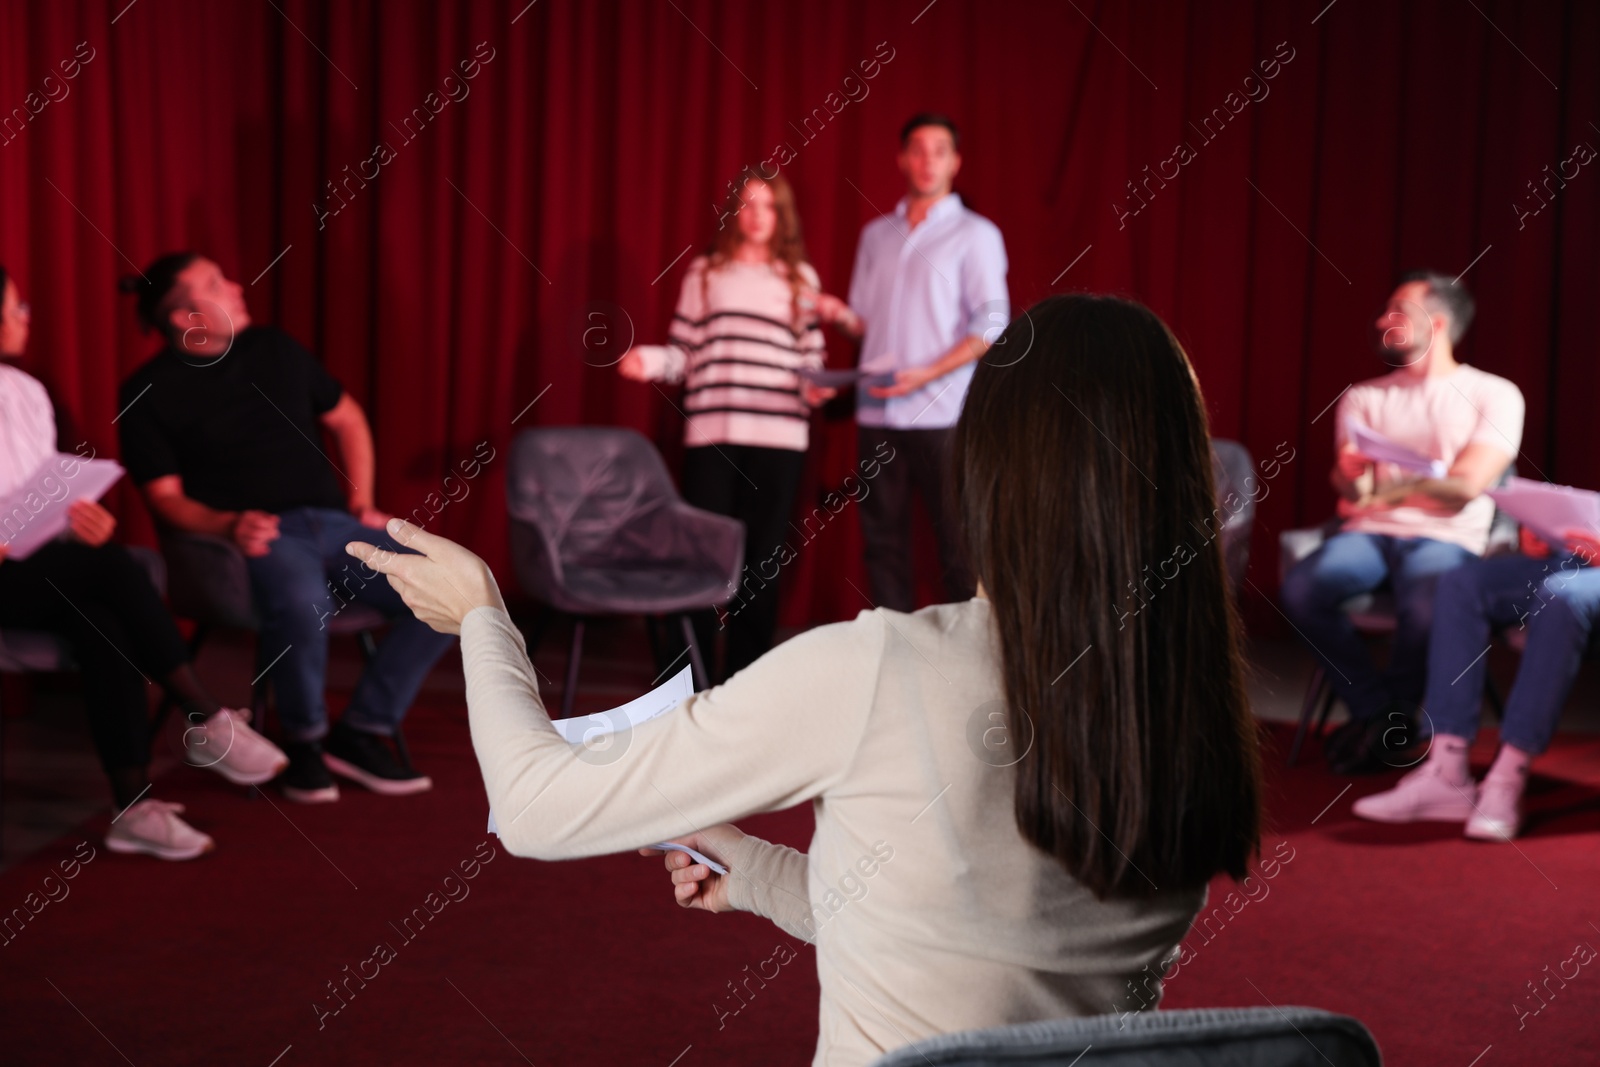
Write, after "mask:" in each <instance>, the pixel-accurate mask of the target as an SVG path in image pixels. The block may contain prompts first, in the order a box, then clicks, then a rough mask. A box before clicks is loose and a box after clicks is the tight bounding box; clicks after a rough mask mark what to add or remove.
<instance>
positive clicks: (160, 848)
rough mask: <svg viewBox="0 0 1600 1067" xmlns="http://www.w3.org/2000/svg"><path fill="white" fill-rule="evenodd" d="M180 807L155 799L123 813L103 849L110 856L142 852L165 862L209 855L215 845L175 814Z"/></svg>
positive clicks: (119, 814)
mask: <svg viewBox="0 0 1600 1067" xmlns="http://www.w3.org/2000/svg"><path fill="white" fill-rule="evenodd" d="M181 811H183V805H182V804H174V803H171V802H170V801H166V800H157V799H155V798H154V797H145V798H144V799H143V800H140V801H137V802H136V803H134V804H131V805H129V806H128V807H126V808H124V809H122V811H120V812H118V813H117V815H116V817H115V818H113V819H112V820H111V828H110V829H109V830H107V831H106V848H109V849H110V850H111V851H112V852H127V853H133V852H143V853H146V854H148V855H151V856H159V857H160V858H161V859H164V860H192V859H194V858H195V857H196V856H199V855H201V854H203V853H206V852H210V851H211V850H212V849H213V848H215V847H216V842H214V841H212V840H211V838H210V837H209V836H207V835H206V834H203V833H201V832H200V831H199V830H196V829H195V828H194V827H192V826H190V825H189V824H188V823H186V822H184V821H183V820H182V819H180V818H178V813H179V812H181Z"/></svg>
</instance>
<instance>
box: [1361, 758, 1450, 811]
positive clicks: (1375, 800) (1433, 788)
mask: <svg viewBox="0 0 1600 1067" xmlns="http://www.w3.org/2000/svg"><path fill="white" fill-rule="evenodd" d="M1477 793H1478V789H1477V786H1476V785H1474V784H1473V782H1472V780H1471V779H1468V780H1467V781H1466V782H1465V783H1462V784H1459V785H1458V784H1457V783H1455V782H1451V781H1449V780H1448V779H1446V778H1445V777H1444V775H1443V774H1441V773H1440V770H1439V767H1438V765H1437V764H1435V763H1434V762H1433V761H1432V760H1429V761H1427V762H1426V763H1424V764H1423V765H1422V766H1420V767H1418V768H1417V769H1416V770H1414V771H1412V772H1411V773H1410V774H1408V775H1406V776H1405V777H1404V778H1402V779H1400V781H1399V782H1398V783H1396V784H1395V787H1394V788H1393V789H1390V790H1388V791H1387V792H1383V793H1373V794H1372V795H1371V796H1365V797H1362V798H1361V799H1359V800H1357V801H1356V802H1355V804H1354V805H1352V806H1351V809H1350V810H1351V811H1353V812H1354V813H1355V814H1356V815H1358V816H1360V817H1361V818H1363V819H1370V820H1372V821H1373V822H1422V821H1430V822H1465V821H1466V820H1467V819H1468V818H1469V817H1470V816H1471V815H1472V805H1473V803H1474V802H1475V801H1476V800H1477Z"/></svg>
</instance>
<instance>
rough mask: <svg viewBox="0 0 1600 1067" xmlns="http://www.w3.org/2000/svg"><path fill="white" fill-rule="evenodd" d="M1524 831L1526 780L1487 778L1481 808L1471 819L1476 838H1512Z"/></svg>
mask: <svg viewBox="0 0 1600 1067" xmlns="http://www.w3.org/2000/svg"><path fill="white" fill-rule="evenodd" d="M1521 830H1522V782H1521V781H1519V780H1516V779H1506V778H1493V777H1490V778H1485V779H1484V780H1483V786H1482V787H1481V788H1480V789H1479V790H1478V810H1477V811H1474V812H1473V813H1472V818H1470V819H1468V820H1467V831H1466V832H1467V836H1468V837H1470V838H1472V839H1473V840H1474V841H1511V840H1514V839H1515V838H1516V836H1517V834H1518V833H1519V832H1520V831H1521Z"/></svg>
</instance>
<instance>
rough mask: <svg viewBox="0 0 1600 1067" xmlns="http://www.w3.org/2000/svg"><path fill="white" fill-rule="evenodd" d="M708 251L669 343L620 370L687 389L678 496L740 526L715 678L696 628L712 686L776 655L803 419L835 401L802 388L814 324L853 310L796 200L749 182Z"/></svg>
mask: <svg viewBox="0 0 1600 1067" xmlns="http://www.w3.org/2000/svg"><path fill="white" fill-rule="evenodd" d="M721 218H722V223H721V225H720V226H719V228H718V230H717V233H716V236H715V237H713V238H712V241H711V247H710V249H709V251H708V252H707V253H706V254H705V255H702V256H697V257H696V258H695V259H694V261H693V262H691V263H690V264H689V272H688V274H687V275H685V277H684V279H683V289H682V291H681V293H680V295H679V297H678V310H677V313H676V314H674V315H673V317H672V328H671V329H670V330H669V331H668V334H667V340H668V343H667V344H664V345H637V346H635V347H634V348H632V349H630V350H629V351H628V353H627V354H626V355H625V356H623V357H622V361H621V363H620V364H619V365H618V368H617V369H618V370H619V371H620V372H621V373H622V375H623V376H624V377H627V378H632V379H634V380H636V381H669V382H677V381H683V382H684V385H685V388H684V400H683V409H682V410H683V412H684V414H685V416H686V417H687V424H686V425H685V427H684V445H685V446H686V449H687V450H686V452H685V453H684V462H683V495H684V498H685V499H686V500H688V502H689V503H691V504H693V505H695V506H696V507H700V508H705V509H706V510H707V511H713V512H716V513H718V514H721V515H729V516H732V517H733V518H736V519H738V520H739V521H740V522H742V523H744V526H745V569H744V572H743V577H742V579H741V582H740V589H739V592H738V595H737V596H736V597H735V598H734V601H733V602H732V603H731V604H730V605H729V608H728V618H727V619H726V625H727V629H728V647H727V661H726V669H725V671H723V672H721V673H718V672H717V671H716V669H715V668H714V667H713V666H712V665H711V664H712V662H713V661H714V659H715V656H714V654H713V649H714V643H713V641H714V637H715V630H714V626H715V617H714V616H713V615H712V614H711V613H710V612H707V613H705V614H704V615H703V616H702V617H700V618H697V619H696V620H695V628H696V632H697V634H698V636H699V640H700V643H701V645H702V646H703V649H704V651H705V655H706V658H707V670H708V671H711V672H712V673H713V675H714V676H715V678H716V679H718V680H720V678H723V677H727V676H729V675H732V674H734V673H735V672H737V671H738V670H740V669H741V668H742V667H744V666H746V665H747V664H749V663H751V662H753V661H754V660H755V659H756V658H757V657H759V656H760V655H761V654H762V653H763V652H765V651H767V649H768V648H770V647H771V646H772V635H773V631H774V630H775V629H776V627H777V621H778V596H777V594H778V582H777V577H778V568H779V566H780V564H781V563H783V562H786V560H784V559H781V558H779V553H780V551H781V550H782V545H783V540H784V533H785V530H786V529H787V526H788V522H789V515H790V513H791V512H792V510H793V508H794V496H795V491H796V489H797V488H798V487H799V484H800V472H801V469H802V467H803V466H804V462H805V452H806V447H807V445H808V444H809V441H810V428H811V409H812V408H813V407H815V406H816V405H817V404H820V403H822V402H823V401H824V400H826V399H828V397H830V396H832V395H833V392H834V391H833V390H832V389H824V388H821V387H818V386H816V385H814V384H812V383H810V382H807V381H805V380H804V379H803V378H801V377H800V375H799V373H798V372H799V371H800V370H801V369H802V368H813V369H820V368H821V367H822V364H823V353H824V346H823V340H822V330H821V320H823V319H827V320H828V321H838V319H839V318H840V317H842V316H849V315H850V311H849V308H848V307H846V306H845V304H844V302H843V301H841V300H839V299H837V298H836V297H832V296H829V295H827V294H824V293H822V292H821V284H820V282H819V281H818V279H817V272H816V271H815V270H813V269H812V267H811V264H809V263H807V262H806V254H805V242H804V241H803V239H802V238H801V235H800V216H799V213H798V212H797V211H796V210H795V203H794V191H793V190H792V189H791V188H790V186H789V183H788V182H787V181H786V180H785V179H784V178H783V176H782V175H774V176H773V177H771V178H764V177H760V176H757V175H756V174H755V173H754V172H753V171H748V170H747V171H746V172H745V173H744V174H742V175H741V176H740V179H739V180H738V181H736V182H735V183H734V185H733V186H732V187H731V189H730V194H729V198H728V202H727V204H726V205H725V206H724V210H723V212H722V215H721Z"/></svg>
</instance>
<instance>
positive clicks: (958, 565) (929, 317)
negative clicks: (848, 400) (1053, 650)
mask: <svg viewBox="0 0 1600 1067" xmlns="http://www.w3.org/2000/svg"><path fill="white" fill-rule="evenodd" d="M959 148H960V135H959V133H958V132H957V130H956V127H955V123H953V122H952V121H951V120H950V119H949V118H947V117H945V116H943V115H935V114H920V115H916V116H913V117H912V119H911V120H910V121H909V122H907V123H906V124H905V126H904V127H903V128H902V129H901V131H900V153H899V156H898V160H899V166H900V172H901V173H902V174H903V175H905V178H906V195H905V196H904V197H903V198H902V199H901V200H900V202H899V203H898V204H897V205H896V206H895V210H894V213H893V214H891V215H881V216H879V217H878V218H876V219H873V220H872V221H871V222H869V223H867V225H866V226H865V227H864V228H863V229H862V231H861V240H860V243H859V244H858V246H857V249H856V262H855V269H854V271H853V272H852V274H851V278H850V298H849V304H848V306H846V305H845V304H844V303H842V302H840V301H837V300H835V299H833V298H831V297H824V298H819V299H818V302H817V312H818V314H819V316H820V317H821V318H822V319H823V320H824V321H829V322H834V323H835V324H837V325H838V326H839V327H840V328H841V329H843V330H845V331H846V332H847V333H851V334H854V335H856V336H861V337H862V344H861V369H862V370H863V371H865V372H867V374H868V377H866V378H864V379H863V380H862V383H861V385H862V388H860V389H858V390H857V397H856V421H857V424H858V425H859V427H860V433H859V435H858V448H859V453H860V458H861V461H862V463H863V464H865V463H867V462H871V463H873V464H874V465H875V466H879V465H881V471H880V473H879V475H878V476H877V477H876V478H875V480H874V484H873V491H872V492H871V493H870V494H868V495H867V496H866V497H864V498H863V499H862V501H861V529H862V534H863V537H864V539H865V541H866V557H867V573H868V575H869V578H870V580H871V583H872V596H873V599H874V600H875V601H876V602H877V603H878V604H879V605H881V606H883V607H887V608H892V609H894V610H896V611H911V610H912V609H913V608H914V607H915V606H916V605H915V603H914V596H915V586H914V584H913V580H912V572H911V539H912V538H911V521H910V518H911V506H912V505H911V495H912V492H913V489H914V490H915V491H916V493H917V494H918V495H920V496H921V497H922V501H923V504H924V506H925V507H926V508H927V509H928V513H929V515H930V517H931V518H932V519H933V525H934V533H935V536H936V538H937V541H938V545H939V556H940V565H941V569H942V571H943V577H944V589H945V593H946V595H947V597H948V598H949V599H950V600H952V601H954V600H965V599H967V598H968V597H971V596H972V594H973V585H972V579H971V577H970V576H969V574H968V568H967V566H966V563H965V561H964V559H963V557H962V554H961V548H960V546H959V544H958V541H957V537H956V531H955V524H954V523H953V521H951V517H950V516H949V514H948V512H949V502H948V500H947V498H946V493H947V492H948V490H947V488H946V482H947V481H948V478H947V473H948V471H947V468H948V462H947V459H946V457H947V455H948V452H949V442H950V435H951V433H952V432H953V430H954V427H955V423H956V419H957V417H958V416H959V415H960V414H961V404H962V401H963V400H964V399H965V398H966V395H967V383H968V382H969V381H970V380H971V378H972V371H973V363H974V362H975V361H976V360H977V359H978V358H979V357H981V356H982V355H983V354H984V352H985V351H986V350H987V349H988V347H989V344H990V343H991V342H992V341H993V339H994V338H996V337H998V336H999V335H1000V333H1001V331H1002V330H1004V329H1005V327H1006V324H1007V323H1008V322H1009V321H1010V319H1011V314H1010V307H1011V305H1010V298H1009V295H1008V293H1007V290H1006V250H1005V242H1004V241H1003V240H1002V239H1001V236H1000V230H999V229H998V228H997V227H996V226H995V224H994V223H992V222H990V221H989V220H988V219H986V218H984V217H983V216H981V215H979V214H977V213H975V212H973V211H969V210H968V209H967V208H966V207H965V206H964V205H963V204H962V202H961V197H960V196H959V195H957V194H956V193H954V192H952V191H951V185H952V183H953V182H954V181H955V177H956V174H957V173H958V172H959V171H960V169H961V153H960V151H959ZM885 445H887V447H884V446H885ZM886 455H887V456H890V457H891V458H889V459H887V460H885V459H884V458H883V457H884V456H886ZM863 469H865V467H863Z"/></svg>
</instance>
